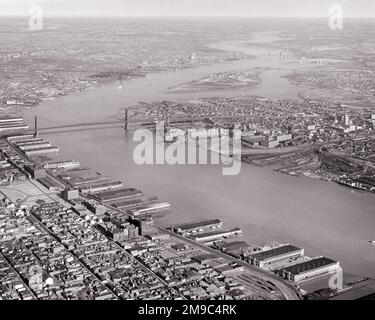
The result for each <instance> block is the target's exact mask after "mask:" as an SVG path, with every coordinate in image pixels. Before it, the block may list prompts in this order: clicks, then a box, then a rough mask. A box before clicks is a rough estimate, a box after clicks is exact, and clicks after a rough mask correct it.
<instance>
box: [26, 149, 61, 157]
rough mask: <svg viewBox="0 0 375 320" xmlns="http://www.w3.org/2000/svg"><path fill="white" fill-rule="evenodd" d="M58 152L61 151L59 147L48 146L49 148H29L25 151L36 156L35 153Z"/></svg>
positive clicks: (28, 154)
mask: <svg viewBox="0 0 375 320" xmlns="http://www.w3.org/2000/svg"><path fill="white" fill-rule="evenodd" d="M57 152H59V148H58V147H48V148H38V149H34V150H28V151H25V152H24V153H25V154H26V155H27V156H34V155H39V154H46V153H57Z"/></svg>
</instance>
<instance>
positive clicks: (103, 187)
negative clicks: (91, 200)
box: [79, 181, 124, 193]
mask: <svg viewBox="0 0 375 320" xmlns="http://www.w3.org/2000/svg"><path fill="white" fill-rule="evenodd" d="M123 186H124V184H123V183H122V182H121V181H115V182H104V183H103V182H102V183H92V184H88V185H85V186H80V187H79V190H81V192H82V193H95V192H103V191H109V190H113V189H116V188H121V187H123Z"/></svg>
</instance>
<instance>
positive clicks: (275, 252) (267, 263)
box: [248, 244, 304, 269]
mask: <svg viewBox="0 0 375 320" xmlns="http://www.w3.org/2000/svg"><path fill="white" fill-rule="evenodd" d="M303 255H304V249H301V248H297V247H295V246H292V245H290V244H287V245H281V246H279V247H276V248H272V249H270V250H265V251H261V252H258V253H255V254H252V255H250V256H249V257H248V262H249V263H250V264H252V265H253V266H256V267H259V268H262V269H274V268H275V267H279V266H278V264H280V263H284V265H286V264H290V263H291V262H293V261H294V260H295V259H297V258H299V257H301V256H303Z"/></svg>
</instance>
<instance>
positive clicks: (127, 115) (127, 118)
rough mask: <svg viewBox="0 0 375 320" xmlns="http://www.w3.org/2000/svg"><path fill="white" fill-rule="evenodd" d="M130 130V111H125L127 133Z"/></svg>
mask: <svg viewBox="0 0 375 320" xmlns="http://www.w3.org/2000/svg"><path fill="white" fill-rule="evenodd" d="M128 130H129V110H128V109H126V110H125V131H128Z"/></svg>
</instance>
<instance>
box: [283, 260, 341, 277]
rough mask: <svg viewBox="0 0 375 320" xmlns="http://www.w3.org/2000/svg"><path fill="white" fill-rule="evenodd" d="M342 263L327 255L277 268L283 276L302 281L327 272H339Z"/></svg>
mask: <svg viewBox="0 0 375 320" xmlns="http://www.w3.org/2000/svg"><path fill="white" fill-rule="evenodd" d="M340 270H342V269H341V267H340V263H339V262H337V261H334V260H332V259H329V258H326V257H317V258H314V259H310V260H307V261H304V262H301V263H297V264H293V265H291V266H288V267H285V268H282V269H279V270H277V273H278V274H279V275H280V276H282V277H283V278H285V279H287V280H289V281H292V282H301V281H304V280H309V279H314V278H317V277H320V276H324V275H327V274H331V273H335V272H339V271H340Z"/></svg>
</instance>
